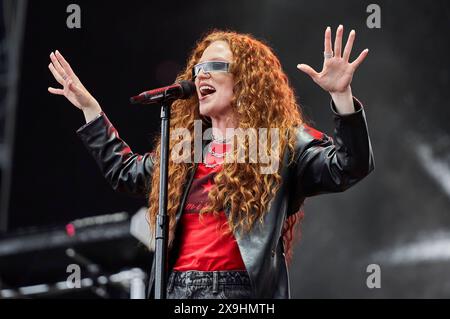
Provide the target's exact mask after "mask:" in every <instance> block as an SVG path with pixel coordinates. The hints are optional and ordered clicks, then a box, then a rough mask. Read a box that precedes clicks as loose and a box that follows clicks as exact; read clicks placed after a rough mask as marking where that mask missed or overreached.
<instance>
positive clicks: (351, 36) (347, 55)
mask: <svg viewBox="0 0 450 319" xmlns="http://www.w3.org/2000/svg"><path fill="white" fill-rule="evenodd" d="M355 36H356V33H355V30H352V31H350V34H349V36H348V39H347V44H346V45H345V49H344V55H343V58H344V60H345V61H348V60H349V59H350V54H351V52H352V48H353V42H354V41H355Z"/></svg>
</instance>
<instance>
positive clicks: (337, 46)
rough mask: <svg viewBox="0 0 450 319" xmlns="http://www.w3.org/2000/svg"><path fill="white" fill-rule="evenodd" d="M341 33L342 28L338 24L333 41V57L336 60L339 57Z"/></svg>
mask: <svg viewBox="0 0 450 319" xmlns="http://www.w3.org/2000/svg"><path fill="white" fill-rule="evenodd" d="M343 32H344V27H343V26H342V24H340V25H339V27H338V28H337V31H336V39H335V40H334V56H335V57H337V58H340V57H341V48H342V33H343Z"/></svg>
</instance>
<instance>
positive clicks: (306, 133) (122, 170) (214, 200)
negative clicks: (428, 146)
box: [48, 26, 374, 299]
mask: <svg viewBox="0 0 450 319" xmlns="http://www.w3.org/2000/svg"><path fill="white" fill-rule="evenodd" d="M342 37H343V27H342V26H339V27H338V29H337V32H336V37H335V42H334V52H333V48H332V44H331V29H330V28H329V27H328V28H327V29H326V31H325V49H324V63H323V69H322V71H321V72H320V73H319V72H316V71H314V70H313V69H312V68H311V67H310V66H308V65H304V64H300V65H298V68H299V69H300V70H301V71H303V72H305V73H307V74H308V75H309V76H310V77H311V78H312V79H313V81H314V82H316V83H317V84H318V85H319V86H320V87H321V88H322V89H324V90H325V91H326V92H329V94H330V95H331V106H330V110H329V111H328V112H330V115H332V116H333V117H334V122H335V129H334V139H332V138H331V137H329V136H327V135H326V134H324V133H321V132H319V131H317V130H316V129H314V128H312V127H310V126H308V125H307V124H306V123H305V121H304V118H303V116H302V112H301V108H300V106H299V104H298V103H297V102H296V99H295V97H294V93H293V90H292V88H291V87H290V85H289V82H288V78H287V76H286V74H285V73H284V72H283V70H282V68H281V64H280V62H279V60H278V58H277V57H276V56H275V54H274V53H273V52H272V50H271V48H270V47H268V46H267V45H266V44H264V43H262V42H261V41H259V40H256V39H255V38H253V37H252V36H250V35H246V34H239V33H235V32H223V31H213V32H211V33H209V34H208V35H206V36H205V37H204V38H203V39H201V40H200V41H199V42H198V43H197V45H196V47H195V48H194V50H193V52H192V54H191V55H190V57H189V59H188V62H187V66H186V68H185V69H184V70H183V71H182V72H181V73H180V74H179V75H178V77H177V81H182V80H193V81H194V82H195V86H196V89H197V90H196V91H197V92H196V94H194V96H193V97H191V98H189V99H186V100H176V101H174V102H173V103H172V105H171V121H170V129H171V131H176V130H177V129H185V130H187V131H188V132H189V133H191V134H188V137H187V140H186V139H184V142H185V143H186V141H187V145H189V146H192V147H190V148H189V149H190V153H189V154H187V155H190V156H186V154H184V155H179V154H178V153H179V152H178V150H179V145H180V144H179V142H180V139H179V137H178V138H173V137H171V139H170V146H169V154H170V156H169V175H168V176H169V182H168V183H169V186H168V206H167V213H168V215H169V220H170V223H169V233H170V236H169V269H168V271H169V278H168V285H167V297H168V298H214V299H216V298H289V297H290V291H289V277H288V267H287V264H288V263H287V261H289V260H290V257H291V253H292V238H293V230H294V226H295V225H296V224H297V223H298V222H299V220H300V219H301V217H302V204H303V202H304V200H305V198H306V197H309V196H314V195H318V194H323V193H330V192H342V191H344V190H346V189H347V188H349V187H351V186H352V185H354V184H356V183H357V182H358V181H360V180H361V179H363V178H364V177H365V176H367V175H368V174H369V173H370V172H371V171H372V170H373V169H374V160H373V155H372V148H371V144H370V139H369V134H368V130H367V124H366V119H365V114H364V109H363V107H362V105H361V103H360V102H359V101H358V100H357V99H356V98H354V97H353V95H352V90H351V87H350V84H351V81H352V77H353V74H354V72H355V71H356V69H357V68H358V66H359V65H360V64H361V63H362V61H363V60H364V59H365V58H366V56H367V54H368V50H367V49H366V50H364V51H362V52H361V54H360V55H359V56H358V58H357V59H356V60H354V61H353V62H350V61H349V59H350V53H351V50H352V45H353V42H354V39H355V31H353V30H352V31H351V32H350V34H349V36H348V40H347V43H346V45H345V48H344V49H343V50H342ZM50 58H51V63H50V64H49V68H50V71H51V73H52V74H53V76H54V77H55V79H56V81H58V83H60V84H61V85H62V86H63V88H61V89H56V88H49V89H48V90H49V92H50V93H53V94H57V95H64V96H65V97H66V98H67V99H68V100H69V101H70V102H71V103H72V104H74V105H75V106H76V107H78V108H79V109H80V110H82V111H83V113H84V116H85V119H86V124H85V125H84V126H82V127H81V128H80V129H79V130H78V131H77V134H78V135H79V136H80V138H81V139H82V140H83V142H84V144H85V145H86V147H87V148H88V150H89V151H90V152H91V154H92V155H93V156H94V158H95V159H96V161H97V163H98V165H99V167H100V168H101V170H102V173H103V174H104V176H105V177H106V179H107V180H108V181H109V182H110V183H111V185H112V187H113V188H114V189H116V190H119V191H126V192H131V193H136V194H141V195H142V196H146V198H147V199H148V203H149V209H148V216H149V221H150V227H151V229H154V227H153V225H155V220H156V215H157V213H158V195H159V154H160V137H159V138H158V139H157V140H156V141H155V144H154V151H153V152H151V153H150V152H149V153H147V154H145V155H138V154H135V153H133V152H132V151H131V150H130V148H129V147H128V145H127V144H126V143H125V142H124V141H123V140H122V139H120V137H119V135H118V134H117V131H116V130H115V129H114V127H113V126H112V124H111V122H110V121H109V120H108V118H107V116H106V115H105V113H104V112H103V111H102V109H101V107H100V105H99V104H98V103H97V101H96V100H95V98H94V97H92V96H91V94H89V92H88V91H87V90H86V88H85V87H84V86H83V85H82V83H81V82H80V80H79V79H78V77H77V76H76V75H75V73H74V72H73V70H72V69H71V67H70V65H69V63H68V62H67V61H66V60H65V59H64V57H63V56H62V55H61V54H60V53H59V52H58V51H56V52H55V53H53V52H52V53H51V55H50ZM325 111H326V109H325ZM199 122H200V123H201V129H202V131H204V132H205V131H207V130H208V129H209V131H212V134H210V138H209V139H208V140H207V142H204V143H202V144H201V145H202V152H203V153H202V155H203V156H202V159H201V161H195V160H192V159H193V158H195V156H194V151H195V146H194V144H195V143H194V135H195V134H194V126H195V123H199ZM260 128H266V129H267V130H270V131H271V132H272V131H274V132H275V133H276V134H274V135H270V137H267V138H266V141H267V142H268V144H270V145H271V147H270V149H269V150H268V153H267V154H266V155H267V156H268V157H270V159H271V161H270V162H267V161H265V162H264V161H263V160H261V158H257V159H258V160H256V161H254V160H253V161H252V160H251V159H250V156H251V154H250V151H249V150H250V148H251V147H252V146H254V145H253V144H254V140H253V142H252V140H251V138H250V135H251V134H250V135H249V136H244V137H242V136H240V137H239V136H237V135H234V136H233V137H232V138H230V136H229V134H227V132H228V131H229V130H230V129H243V130H249V129H256V130H255V131H252V132H260V131H258V129H260ZM184 138H186V137H184ZM260 138H261V136H258V139H257V141H258V143H259V142H260V141H261V139H260ZM263 140H264V139H263ZM184 145H186V144H184ZM258 145H260V144H258ZM237 146H239V147H237ZM237 148H241V149H242V148H243V149H244V150H246V152H244V155H243V159H244V160H237V158H238V156H239V154H241V155H242V153H239V151H238V150H237ZM258 149H259V148H258ZM259 155H260V154H259ZM183 156H184V157H183ZM182 157H183V160H182V161H181V160H179V159H180V158H182ZM187 157H189V158H191V160H190V161H189V160H188V161H187V160H185V159H186V158H187ZM271 163H272V164H273V163H279V165H272V166H270V164H271ZM268 164H269V166H270V167H271V168H272V170H267V167H268ZM154 271H155V262H153V266H152V272H151V275H150V285H149V292H150V295H153V293H152V291H153V290H154V289H153V284H154Z"/></svg>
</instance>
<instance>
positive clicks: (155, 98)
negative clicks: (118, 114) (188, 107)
mask: <svg viewBox="0 0 450 319" xmlns="http://www.w3.org/2000/svg"><path fill="white" fill-rule="evenodd" d="M195 91H196V90H195V84H194V82H192V81H180V82H178V83H174V84H172V85H169V86H165V87H162V88H158V89H153V90H150V91H145V92H142V93H141V94H139V95H136V96H133V97H131V98H130V102H131V103H132V104H138V103H140V104H152V103H161V102H167V101H170V100H177V99H187V98H189V97H190V96H191V95H192V94H194V92H195Z"/></svg>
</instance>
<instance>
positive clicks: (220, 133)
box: [211, 116, 236, 140]
mask: <svg viewBox="0 0 450 319" xmlns="http://www.w3.org/2000/svg"><path fill="white" fill-rule="evenodd" d="M211 125H212V130H213V131H212V132H213V135H214V137H215V138H217V139H219V140H223V139H225V138H226V137H227V135H226V134H227V128H236V123H235V120H234V118H233V117H231V116H227V117H211Z"/></svg>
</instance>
